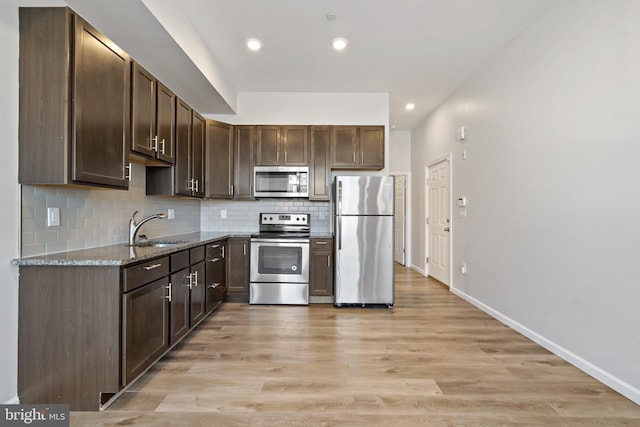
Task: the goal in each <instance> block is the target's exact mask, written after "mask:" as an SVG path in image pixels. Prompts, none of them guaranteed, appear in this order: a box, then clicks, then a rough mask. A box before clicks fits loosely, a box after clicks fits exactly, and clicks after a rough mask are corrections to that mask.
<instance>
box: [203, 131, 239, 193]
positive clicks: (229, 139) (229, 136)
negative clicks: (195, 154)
mask: <svg viewBox="0 0 640 427" xmlns="http://www.w3.org/2000/svg"><path fill="white" fill-rule="evenodd" d="M205 194H206V197H208V198H215V199H231V198H233V127H232V126H231V125H228V124H226V123H220V122H216V121H213V120H207V142H206V144H205Z"/></svg>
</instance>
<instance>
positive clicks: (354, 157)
mask: <svg viewBox="0 0 640 427" xmlns="http://www.w3.org/2000/svg"><path fill="white" fill-rule="evenodd" d="M355 162H356V152H355V151H354V152H353V163H355Z"/></svg>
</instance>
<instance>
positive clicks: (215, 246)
mask: <svg viewBox="0 0 640 427" xmlns="http://www.w3.org/2000/svg"><path fill="white" fill-rule="evenodd" d="M209 247H210V248H211V249H216V248H219V247H220V245H209Z"/></svg>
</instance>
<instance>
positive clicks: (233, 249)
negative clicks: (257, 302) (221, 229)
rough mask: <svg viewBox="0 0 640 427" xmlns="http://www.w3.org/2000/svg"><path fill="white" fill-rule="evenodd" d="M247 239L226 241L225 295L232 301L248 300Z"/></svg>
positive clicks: (248, 255) (248, 254)
mask: <svg viewBox="0 0 640 427" xmlns="http://www.w3.org/2000/svg"><path fill="white" fill-rule="evenodd" d="M249 257H250V252H249V239H247V238H235V237H234V238H231V239H229V240H228V243H227V295H228V300H229V301H232V302H249Z"/></svg>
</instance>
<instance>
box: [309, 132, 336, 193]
mask: <svg viewBox="0 0 640 427" xmlns="http://www.w3.org/2000/svg"><path fill="white" fill-rule="evenodd" d="M330 150H331V130H330V128H329V127H328V126H317V127H316V126H312V127H311V164H310V168H309V174H310V182H309V186H310V187H309V200H329V193H330V191H331V187H330V182H329V181H330V179H331V159H330V157H329V156H330V154H329V153H330Z"/></svg>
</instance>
